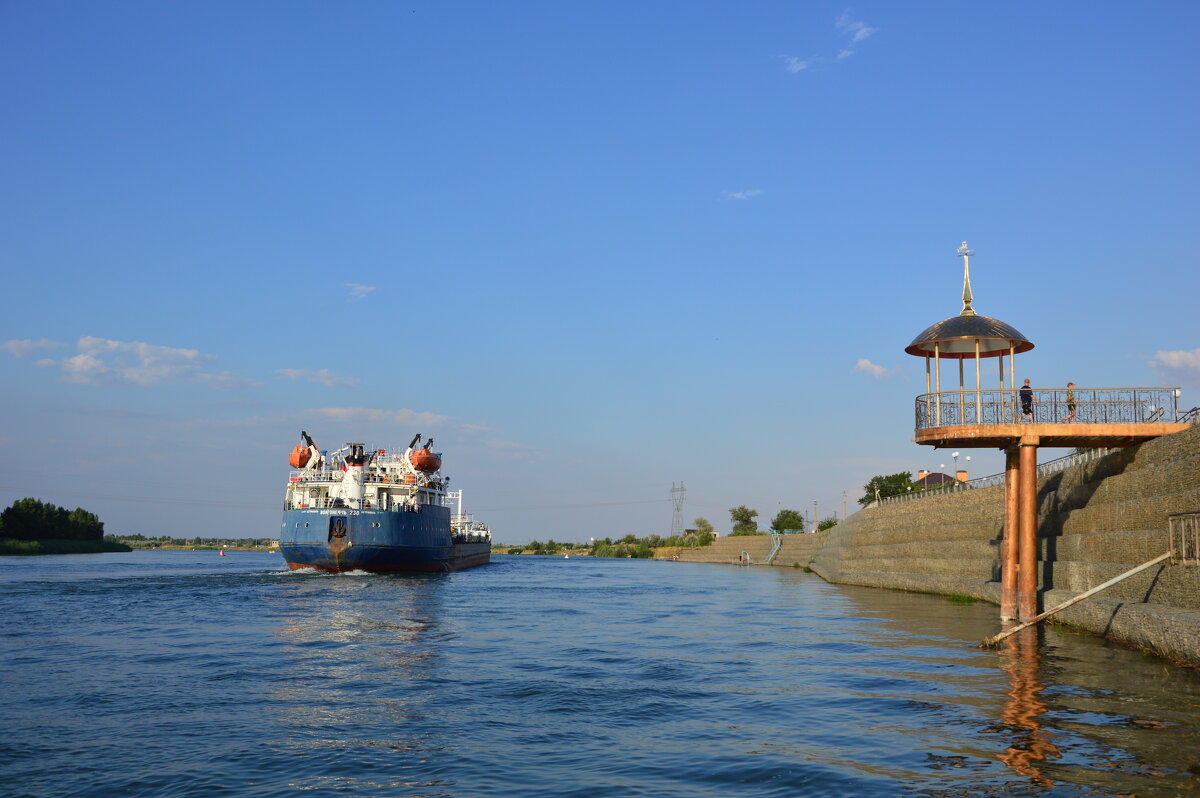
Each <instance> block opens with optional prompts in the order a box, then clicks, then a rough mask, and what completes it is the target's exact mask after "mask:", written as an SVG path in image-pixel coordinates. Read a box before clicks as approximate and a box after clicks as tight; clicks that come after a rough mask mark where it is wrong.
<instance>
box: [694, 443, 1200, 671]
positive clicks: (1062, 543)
mask: <svg viewBox="0 0 1200 798" xmlns="http://www.w3.org/2000/svg"><path fill="white" fill-rule="evenodd" d="M1197 510H1200V427H1193V428H1192V429H1189V430H1187V431H1184V432H1180V433H1176V434H1173V435H1168V436H1166V437H1163V438H1158V439H1155V440H1152V441H1148V442H1146V443H1143V444H1140V445H1137V446H1133V447H1130V448H1128V449H1123V450H1120V451H1117V452H1114V453H1112V454H1109V455H1107V456H1105V457H1102V458H1099V459H1097V460H1093V461H1091V462H1088V463H1084V464H1081V465H1077V466H1074V467H1072V468H1068V469H1065V470H1063V471H1060V472H1057V473H1054V474H1050V475H1048V476H1046V477H1044V478H1042V479H1041V480H1039V482H1038V545H1039V549H1040V555H1039V561H1040V569H1039V574H1038V583H1039V598H1040V602H1041V606H1042V608H1043V609H1045V608H1049V607H1053V606H1055V605H1057V604H1059V603H1061V602H1063V601H1066V600H1067V599H1070V598H1073V597H1074V596H1077V595H1079V594H1080V593H1082V592H1084V591H1085V590H1088V589H1090V588H1092V587H1095V586H1096V585H1099V584H1101V583H1102V582H1104V581H1105V580H1107V579H1110V578H1112V577H1114V576H1117V575H1118V574H1121V573H1123V572H1125V571H1127V570H1129V569H1130V568H1133V567H1134V566H1136V565H1140V564H1141V563H1143V562H1146V561H1148V560H1150V559H1152V558H1153V557H1155V556H1157V555H1159V554H1162V553H1163V552H1165V551H1167V549H1168V545H1169V543H1168V533H1167V527H1168V521H1167V516H1169V515H1171V514H1173V513H1183V512H1194V511H1197ZM1003 526H1004V488H1003V486H997V487H993V488H981V489H967V490H963V491H960V492H954V493H947V494H942V495H938V496H931V497H927V498H921V499H914V500H911V501H907V502H902V503H898V504H890V505H885V506H879V507H871V508H868V509H865V510H862V511H860V512H858V513H855V514H854V515H852V516H850V517H849V518H847V519H846V520H845V521H843V522H842V523H840V524H838V525H837V526H835V527H833V528H832V529H829V530H826V531H824V532H820V533H817V534H816V535H795V536H791V535H789V536H786V537H785V538H784V541H785V543H784V546H785V548H784V550H781V552H780V555H777V556H776V558H775V560H774V561H773V563H772V564H773V565H794V564H797V563H800V564H804V565H808V566H809V567H811V568H812V570H813V571H815V572H816V573H817V574H819V575H820V576H821V577H822V578H823V579H825V580H826V581H828V582H834V583H838V584H852V585H864V586H868V587H883V588H890V589H895V590H907V591H914V592H920V593H937V594H941V595H948V596H950V595H958V596H971V597H974V598H977V599H980V600H983V601H988V602H991V603H993V604H999V601H1000V582H999V579H1000V539H1001V535H1002V532H1003ZM744 540H751V539H744ZM767 540H769V538H768V539H767ZM718 543H720V544H723V545H724V546H725V547H726V548H729V547H730V545H731V544H730V543H727V542H726V539H722V540H721V541H718ZM789 545H790V546H794V547H795V551H794V552H793V553H790V554H789V555H788V556H786V557H784V556H783V554H784V551H786V550H787V547H788V546H789ZM758 546H759V548H763V547H767V550H769V544H768V543H766V542H760V543H759V544H758ZM742 548H744V546H742ZM806 557H807V559H806ZM687 559H689V560H692V561H700V562H736V554H733V553H732V551H725V550H721V551H717V550H716V548H713V547H709V549H707V550H699V551H697V552H696V553H694V554H692V555H691V556H689V557H688V558H687ZM752 562H762V559H760V558H758V557H755V556H754V554H753V553H752ZM1050 622H1052V623H1060V624H1066V625H1069V626H1074V627H1078V628H1080V629H1084V630H1087V631H1089V632H1093V633H1095V634H1098V635H1101V636H1102V637H1105V638H1108V639H1111V640H1115V641H1119V642H1121V643H1124V644H1127V645H1132V646H1135V647H1137V648H1140V649H1143V650H1146V651H1151V652H1153V653H1155V654H1158V655H1159V656H1162V657H1164V658H1167V659H1170V660H1172V661H1174V662H1178V663H1183V664H1188V665H1192V666H1200V567H1196V566H1186V565H1181V564H1170V563H1165V564H1162V565H1159V566H1156V567H1153V568H1150V569H1149V570H1147V571H1145V572H1143V573H1142V574H1139V575H1137V576H1135V577H1132V578H1130V579H1127V580H1125V581H1124V582H1121V583H1119V584H1117V585H1114V586H1113V587H1111V588H1109V589H1108V590H1106V591H1104V592H1102V593H1100V594H1098V595H1096V596H1094V597H1092V598H1089V599H1087V600H1085V601H1083V602H1081V603H1080V604H1077V605H1075V606H1073V607H1071V608H1069V609H1067V610H1064V611H1063V612H1061V613H1059V614H1058V615H1056V616H1054V617H1053V618H1052V619H1051V621H1050Z"/></svg>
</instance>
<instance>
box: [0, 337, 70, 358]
mask: <svg viewBox="0 0 1200 798" xmlns="http://www.w3.org/2000/svg"><path fill="white" fill-rule="evenodd" d="M56 346H62V344H60V343H59V342H58V341H51V340H50V339H48V338H40V339H38V340H36V341H35V340H33V339H32V338H20V339H17V338H14V339H12V340H9V341H5V342H4V343H2V344H0V349H3V350H4V351H6V352H8V353H9V354H10V355H13V356H15V357H25V356H26V355H28V354H29V353H30V352H32V351H33V350H35V349H53V348H55V347H56Z"/></svg>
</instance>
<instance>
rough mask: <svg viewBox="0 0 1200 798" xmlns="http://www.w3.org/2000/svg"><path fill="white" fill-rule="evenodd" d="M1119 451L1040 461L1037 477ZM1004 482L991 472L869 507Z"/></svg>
mask: <svg viewBox="0 0 1200 798" xmlns="http://www.w3.org/2000/svg"><path fill="white" fill-rule="evenodd" d="M1114 451H1117V450H1116V449H1084V450H1083V451H1082V452H1074V453H1072V454H1069V455H1067V456H1066V457H1059V458H1057V459H1055V460H1047V461H1046V462H1044V463H1038V467H1037V478H1038V479H1041V478H1042V477H1046V476H1049V475H1050V474H1054V473H1057V472H1059V471H1062V470H1064V469H1067V468H1070V467H1071V466H1077V465H1079V464H1080V463H1089V462H1091V461H1092V460H1099V459H1100V458H1101V457H1104V455H1106V454H1109V453H1110V452H1114ZM1003 484H1004V472H1003V471H1001V472H1000V473H999V474H991V475H990V476H986V477H979V478H978V479H971V480H967V481H966V482H958V481H954V482H947V483H945V484H942V485H935V486H933V487H930V488H923V489H920V490H913V491H907V492H905V493H901V494H899V495H896V496H888V497H887V498H884V499H879V500H878V501H874V502H871V503H870V504H868V505H867V506H868V507H878V506H881V505H885V504H900V503H902V502H907V501H913V500H914V499H927V498H929V497H931V496H944V495H945V494H947V493H960V492H962V491H964V490H978V489H979V488H993V487H995V486H997V485H1003Z"/></svg>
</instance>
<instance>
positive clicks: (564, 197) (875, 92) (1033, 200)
mask: <svg viewBox="0 0 1200 798" xmlns="http://www.w3.org/2000/svg"><path fill="white" fill-rule="evenodd" d="M1198 34H1200V5H1198V4H1196V3H1193V2H1156V3H1152V4H1146V3H1135V2H1056V3H1032V2H1017V3H1003V4H999V3H996V4H982V3H960V2H921V3H894V2H864V3H855V4H853V5H847V4H844V3H834V2H823V1H822V0H811V1H810V2H777V1H775V0H763V2H757V3H753V4H746V3H737V2H694V1H693V0H688V1H687V2H684V1H683V0H680V1H678V2H667V1H664V2H606V3H563V2H532V1H531V2H516V1H514V2H509V3H496V2H425V1H424V0H421V1H418V2H406V3H398V2H366V1H364V2H358V3H332V2H325V3H318V2H282V1H280V2H254V1H252V0H251V1H241V0H240V1H239V2H220V1H219V0H218V1H215V2H205V3H197V2H192V3H186V2H185V3H158V2H137V1H136V0H131V2H124V3H115V4H114V3H78V2H56V1H55V0H47V1H46V2H38V3H13V2H9V3H2V4H0V107H2V108H3V109H4V110H3V112H2V113H3V124H2V125H0V142H2V145H0V186H2V188H0V203H2V205H0V272H2V274H3V289H2V291H0V384H2V385H3V389H2V390H0V455H2V458H0V462H2V463H3V465H0V504H2V505H3V506H7V505H8V504H10V503H11V502H12V501H14V500H16V499H18V498H21V497H24V496H33V497H36V498H39V499H42V500H44V501H49V502H53V503H56V504H60V505H63V506H67V507H75V506H83V507H85V508H86V509H89V510H92V511H93V512H96V513H97V514H98V515H99V516H100V518H101V519H102V520H103V521H104V522H105V525H106V527H105V528H106V531H107V532H110V533H114V534H135V533H140V534H145V535H152V536H156V535H162V534H168V535H172V536H176V537H194V536H197V535H199V536H204V537H216V536H228V537H269V536H274V535H277V534H278V528H279V523H280V520H279V517H280V516H279V514H280V511H281V510H282V503H283V496H284V488H285V485H286V482H287V476H288V465H287V456H288V454H289V452H290V451H291V448H292V447H293V446H294V445H296V444H297V443H298V442H299V433H300V430H302V429H303V430H306V431H307V432H308V433H309V434H311V435H312V436H313V437H314V438H315V439H316V441H317V442H318V444H319V445H321V446H322V447H323V448H327V449H330V450H332V449H335V448H337V447H339V446H340V445H342V444H343V443H344V442H346V441H351V440H354V441H364V442H366V443H367V444H368V445H369V446H370V447H371V448H388V449H391V448H394V447H403V446H404V445H405V444H407V442H408V441H409V439H410V438H411V437H412V436H413V435H414V434H415V433H418V432H420V433H423V434H425V435H427V436H432V437H433V438H434V439H435V447H434V448H435V449H436V450H438V451H441V452H442V453H443V456H444V463H445V466H444V471H445V473H447V474H449V475H450V476H451V487H452V488H456V489H462V490H463V491H464V500H465V504H466V509H467V510H469V511H473V512H474V513H475V514H476V515H477V516H478V517H480V518H481V519H482V520H485V521H486V522H488V523H489V525H490V526H491V527H492V529H493V534H494V537H495V539H496V540H497V541H500V542H511V543H516V542H527V541H530V540H533V539H537V540H546V539H547V538H553V539H555V540H560V541H584V540H587V539H588V538H589V537H606V536H608V537H620V536H623V535H625V534H629V533H633V534H637V535H647V534H662V535H665V534H668V533H669V532H670V530H671V524H672V510H673V508H672V504H671V502H670V494H669V492H670V489H671V487H672V484H673V483H678V482H683V483H685V485H686V488H687V494H686V499H685V502H684V505H683V516H684V520H685V522H686V524H687V525H688V526H690V525H691V521H692V519H694V518H696V517H704V518H707V519H709V520H710V521H711V522H712V523H713V524H714V525H715V526H716V528H717V529H718V530H719V531H727V530H728V529H729V527H730V519H729V512H728V511H729V508H731V507H734V506H736V505H740V504H745V505H747V506H749V507H751V508H753V509H756V510H757V511H758V512H759V519H758V520H759V521H760V522H762V526H764V527H765V526H767V525H768V524H769V522H770V519H771V518H772V517H773V516H774V515H775V514H776V513H777V512H778V511H779V510H780V509H785V508H787V509H796V510H799V511H802V512H804V513H806V514H809V515H811V513H812V512H813V502H814V501H815V502H817V514H818V515H819V516H820V517H822V518H824V517H826V516H827V515H829V514H830V513H833V512H837V513H838V514H839V515H840V513H841V508H842V498H843V495H845V496H846V501H847V506H848V509H849V510H850V511H853V509H854V508H855V507H856V506H857V505H856V500H857V499H858V498H859V497H860V496H862V494H863V485H864V484H865V483H866V482H867V480H869V479H870V478H871V476H873V475H875V474H886V473H894V472H897V471H913V472H916V471H917V470H919V469H922V468H928V469H932V470H943V469H942V468H941V466H942V464H945V466H946V468H945V469H944V470H947V471H949V470H952V468H953V465H952V460H951V458H950V456H949V453H948V452H946V451H944V450H934V449H931V448H928V447H921V446H917V445H916V444H914V443H912V438H913V427H914V398H915V397H916V396H917V395H918V394H920V393H923V392H924V390H925V386H924V366H923V361H922V360H920V359H918V358H914V357H911V356H909V355H906V354H905V353H904V351H903V350H904V347H905V346H907V345H908V343H909V342H910V341H911V340H912V339H913V338H914V337H915V336H916V335H917V334H918V333H919V332H921V331H922V330H923V329H925V328H926V327H928V326H929V325H931V324H933V323H935V322H937V321H940V320H941V319H944V318H946V317H949V316H953V315H955V314H957V313H958V311H959V309H960V308H961V300H960V297H961V293H962V264H961V260H960V259H959V258H958V257H957V256H956V255H955V250H956V249H957V248H958V246H959V245H960V243H961V242H963V241H967V242H969V244H970V246H971V248H972V249H973V250H975V252H976V253H977V254H976V257H975V258H974V259H973V260H972V262H971V278H972V287H973V289H974V295H975V303H974V304H975V308H976V310H978V311H979V312H980V313H982V314H984V315H988V316H994V317H996V318H999V319H1001V320H1003V321H1005V322H1007V323H1008V324H1010V325H1012V326H1014V327H1016V328H1017V329H1018V330H1019V331H1021V332H1022V333H1023V334H1024V335H1025V336H1026V337H1027V338H1028V339H1030V340H1032V341H1033V342H1034V343H1035V345H1036V348H1035V349H1034V350H1033V351H1032V352H1030V353H1028V354H1026V355H1021V356H1018V358H1017V371H1018V377H1020V378H1026V377H1028V378H1030V379H1031V381H1032V382H1033V384H1034V386H1035V387H1061V386H1063V385H1065V384H1066V382H1067V381H1068V380H1070V381H1073V382H1075V383H1076V384H1077V385H1079V386H1081V387H1114V386H1162V385H1167V386H1179V387H1180V388H1181V389H1182V395H1181V399H1180V402H1181V405H1182V406H1184V407H1192V406H1194V405H1198V404H1200V324H1198V322H1197V317H1196V297H1197V289H1198V288H1200V270H1198V269H1197V264H1196V261H1197V254H1196V252H1197V244H1196V241H1195V239H1194V232H1195V229H1196V222H1197V218H1198V213H1197V212H1198V210H1200V208H1198V203H1197V190H1196V187H1197V185H1200V168H1198V167H1200V157H1198V147H1197V144H1196V142H1198V141H1200V124H1198V123H1200V115H1198V110H1197V108H1198V106H1197V101H1196V97H1198V96H1200V91H1198V86H1197V83H1198V77H1200V50H1197V48H1196V46H1195V42H1196V39H1197V35H1198ZM1188 98H1191V99H1188ZM986 362H987V363H988V364H989V365H990V364H991V363H992V361H986ZM992 371H994V369H990V370H989V369H985V370H984V374H985V383H984V387H994V382H995V381H996V377H995V376H994V374H992ZM989 380H990V381H991V382H989ZM1061 453H1062V452H1057V454H1061ZM967 454H970V455H971V456H972V461H971V463H970V464H969V470H970V475H971V476H972V477H976V476H985V475H988V474H992V473H996V472H998V471H1001V470H1002V467H1003V465H1002V460H1001V455H1000V453H998V452H995V451H991V450H975V451H965V450H964V451H963V456H964V457H965V456H966V455H967ZM1053 456H1056V453H1055V452H1054V451H1043V452H1042V454H1041V458H1042V459H1043V460H1046V459H1049V458H1051V457H1053ZM965 463H966V461H965V460H962V461H960V463H959V465H963V464H965Z"/></svg>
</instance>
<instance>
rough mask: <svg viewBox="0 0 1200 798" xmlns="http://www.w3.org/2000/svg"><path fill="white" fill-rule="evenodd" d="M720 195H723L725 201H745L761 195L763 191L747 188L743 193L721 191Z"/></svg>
mask: <svg viewBox="0 0 1200 798" xmlns="http://www.w3.org/2000/svg"><path fill="white" fill-rule="evenodd" d="M721 193H723V194H724V195H725V197H726V199H735V200H747V199H750V198H751V197H757V196H758V195H759V194H762V193H763V190H762V189H761V188H748V189H745V190H744V191H723V192H721Z"/></svg>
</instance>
